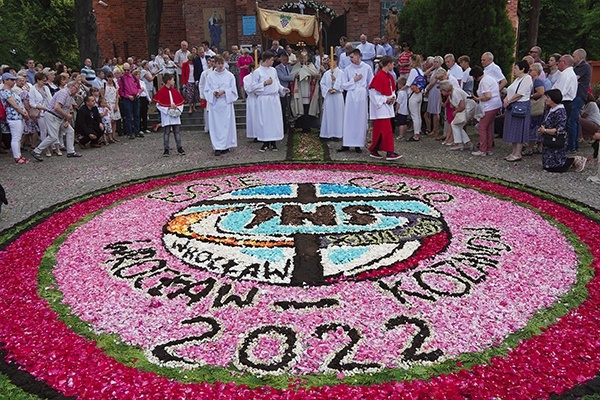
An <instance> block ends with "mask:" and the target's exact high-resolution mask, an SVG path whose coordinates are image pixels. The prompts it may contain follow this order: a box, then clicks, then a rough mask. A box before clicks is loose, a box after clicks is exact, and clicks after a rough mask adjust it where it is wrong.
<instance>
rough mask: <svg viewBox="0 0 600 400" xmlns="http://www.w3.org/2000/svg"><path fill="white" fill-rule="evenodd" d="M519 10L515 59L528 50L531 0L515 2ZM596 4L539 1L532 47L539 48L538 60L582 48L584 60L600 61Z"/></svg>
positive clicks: (599, 13) (599, 6) (598, 6)
mask: <svg viewBox="0 0 600 400" xmlns="http://www.w3.org/2000/svg"><path fill="white" fill-rule="evenodd" d="M519 8H520V11H521V20H520V25H519V27H520V29H519V30H520V32H521V34H520V35H519V36H520V37H519V51H518V54H519V56H521V57H522V56H524V55H526V54H527V52H528V50H529V45H528V39H529V37H528V36H527V34H528V30H527V26H528V24H529V11H530V10H531V0H521V1H520V2H519ZM598 26H600V1H599V0H573V1H569V2H558V1H553V0H541V1H540V22H539V29H538V37H537V42H536V44H537V45H538V46H540V47H541V48H542V52H543V54H542V58H543V59H544V60H547V59H548V57H549V56H550V55H551V54H552V53H560V54H565V53H572V52H573V50H576V49H578V48H580V47H581V48H584V49H585V50H586V51H587V53H588V59H598V58H600V32H599V31H598Z"/></svg>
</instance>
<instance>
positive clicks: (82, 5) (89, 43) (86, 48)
mask: <svg viewBox="0 0 600 400" xmlns="http://www.w3.org/2000/svg"><path fill="white" fill-rule="evenodd" d="M75 26H76V28H77V42H78V47H79V61H80V62H79V65H83V64H84V61H85V59H86V58H89V59H90V60H92V65H93V66H94V67H95V68H98V67H100V46H98V39H97V38H96V34H97V33H98V25H96V15H95V14H94V9H93V7H92V0H75Z"/></svg>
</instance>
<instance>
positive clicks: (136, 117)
mask: <svg viewBox="0 0 600 400" xmlns="http://www.w3.org/2000/svg"><path fill="white" fill-rule="evenodd" d="M132 119H133V131H132V130H131V122H132ZM123 120H124V121H125V133H126V134H127V136H133V135H135V134H136V133H138V132H139V131H140V99H139V98H137V97H136V98H135V99H133V100H129V99H123Z"/></svg>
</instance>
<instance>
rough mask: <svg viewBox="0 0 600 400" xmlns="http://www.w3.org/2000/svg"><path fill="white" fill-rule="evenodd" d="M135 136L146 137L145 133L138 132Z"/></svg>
mask: <svg viewBox="0 0 600 400" xmlns="http://www.w3.org/2000/svg"><path fill="white" fill-rule="evenodd" d="M135 137H144V134H143V133H136V134H135Z"/></svg>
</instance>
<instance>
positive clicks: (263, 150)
mask: <svg viewBox="0 0 600 400" xmlns="http://www.w3.org/2000/svg"><path fill="white" fill-rule="evenodd" d="M267 150H269V144H268V143H264V144H263V145H262V147H261V148H260V149H258V151H260V152H261V153H264V152H265V151H267Z"/></svg>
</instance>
